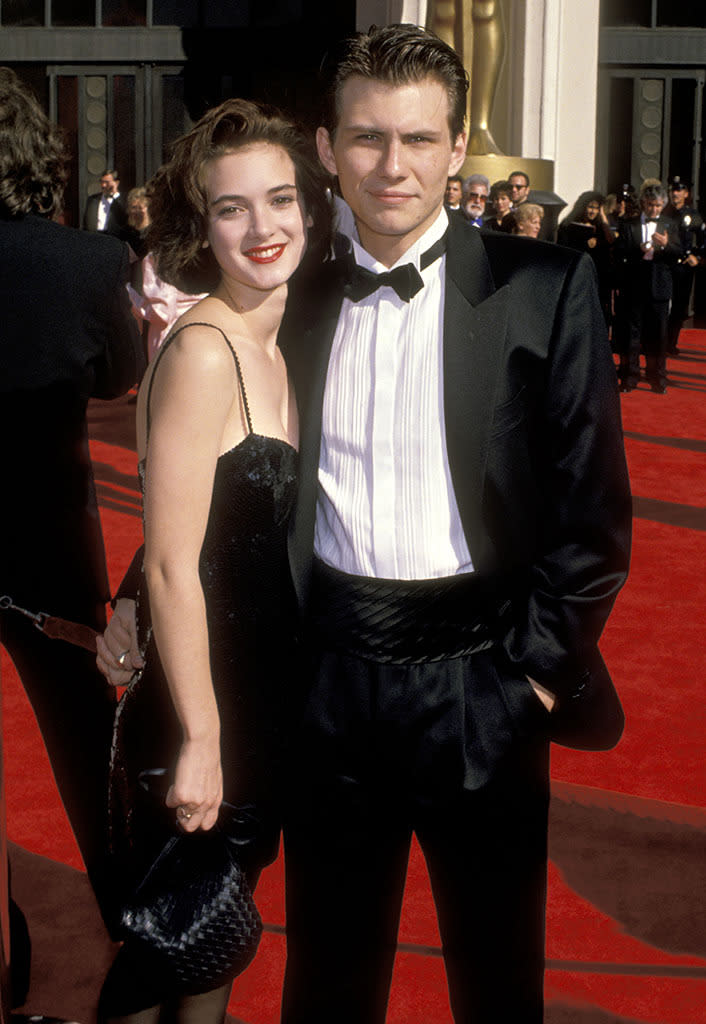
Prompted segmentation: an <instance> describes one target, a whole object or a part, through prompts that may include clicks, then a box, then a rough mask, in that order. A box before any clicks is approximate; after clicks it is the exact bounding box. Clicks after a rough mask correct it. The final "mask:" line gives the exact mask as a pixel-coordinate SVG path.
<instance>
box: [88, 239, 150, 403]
mask: <svg viewBox="0 0 706 1024" xmlns="http://www.w3.org/2000/svg"><path fill="white" fill-rule="evenodd" d="M106 241H107V240H106ZM113 244H114V245H115V243H113ZM116 248H119V254H117V255H116V256H115V258H114V259H106V261H105V277H104V279H103V284H104V290H103V292H102V294H101V295H100V297H99V301H98V306H97V308H96V309H95V311H94V315H93V330H94V331H95V332H96V334H97V335H98V337H99V339H100V345H99V350H100V353H101V355H100V356H99V357H98V358H97V359H96V360H95V362H94V373H95V382H94V386H93V392H92V393H93V396H94V397H95V398H117V397H118V396H119V395H124V394H125V392H126V391H128V390H129V389H130V388H131V387H133V385H135V384H138V383H139V381H140V379H141V377H142V374H143V373H144V370H145V355H144V351H143V347H142V341H141V338H140V332H139V328H138V326H137V324H136V322H135V318H134V316H133V315H132V311H131V309H130V298H129V295H128V291H127V283H128V277H129V272H130V259H129V249H128V247H127V246H126V245H123V244H122V243H121V244H120V245H119V247H118V246H116ZM111 255H112V254H111Z"/></svg>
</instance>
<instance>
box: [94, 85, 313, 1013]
mask: <svg viewBox="0 0 706 1024" xmlns="http://www.w3.org/2000/svg"><path fill="white" fill-rule="evenodd" d="M150 212H151V216H152V225H151V228H150V236H149V245H150V250H151V251H152V252H153V253H154V255H155V259H156V262H157V266H158V270H159V273H160V276H162V277H163V278H164V279H165V280H167V281H170V283H173V284H174V285H175V286H177V287H179V288H181V289H183V290H185V291H196V292H199V291H209V293H210V294H209V295H208V296H207V298H205V299H203V300H202V301H201V302H200V303H198V304H197V305H196V306H194V307H193V308H192V309H190V310H189V311H188V312H187V313H186V314H184V316H182V317H181V319H180V320H179V321H178V322H177V324H176V325H175V328H174V330H173V331H172V333H171V335H170V337H169V338H168V339H167V340H166V341H165V343H164V345H163V346H162V348H161V349H160V351H159V353H158V355H157V357H156V358H155V359H154V360H153V362H152V363H151V365H150V367H149V368H148V371H147V374H146V375H145V379H144V381H143V383H142V386H141V388H140V393H139V398H138V404H137V435H138V454H139V458H140V474H141V479H142V484H143V493H144V529H145V550H144V563H143V582H142V584H141V588H140V600H139V610H138V626H139V631H140V634H141V639H142V643H141V653H142V655H143V657H144V662H145V667H144V669H143V670H142V671H141V672H139V673H138V675H137V676H136V678H135V680H134V681H133V683H131V685H130V687H129V689H128V692H127V694H126V695H125V696H124V698H123V701H122V704H121V708H120V710H119V712H118V717H117V724H116V737H115V744H114V753H113V764H112V788H113V792H112V811H113V835H114V839H115V841H116V846H117V847H118V848H122V849H125V847H126V846H127V847H128V856H127V860H126V863H127V864H128V867H129V865H130V854H129V850H130V848H131V845H132V848H134V849H135V850H137V851H139V850H140V849H144V848H145V846H147V847H149V846H150V844H151V843H154V844H156V845H158V844H159V840H160V833H161V834H163V825H162V824H161V823H160V822H159V820H158V819H159V815H160V812H159V809H158V808H157V809H156V810H155V811H154V812H153V813H152V812H150V810H149V809H146V808H145V807H143V806H142V805H141V803H140V800H139V793H138V786H137V777H138V775H139V774H140V772H144V771H145V770H146V769H154V768H156V767H160V766H161V767H166V768H167V769H168V783H167V785H168V789H167V792H166V800H165V801H164V803H165V804H166V808H167V809H168V812H167V813H168V814H169V817H170V819H171V822H172V825H173V823H174V822H176V823H177V824H178V825H179V826H180V827H181V829H183V830H184V831H185V832H187V833H192V832H196V831H198V830H208V829H211V828H212V827H213V826H214V825H215V823H216V821H217V819H218V816H219V810H220V809H221V806H222V803H223V802H224V801H225V802H227V803H228V804H231V805H234V806H235V807H238V808H243V807H244V808H247V810H248V812H250V813H251V817H252V819H253V820H254V822H255V827H254V829H253V832H252V836H251V839H250V842H249V843H248V846H247V850H246V853H245V862H244V867H245V869H246V871H247V873H248V877H249V878H250V880H251V882H253V883H254V881H255V880H256V878H257V875H258V874H259V871H260V870H261V869H262V867H263V866H264V865H265V864H267V863H269V862H270V861H271V860H272V859H273V858H274V856H275V855H276V851H277V845H278V830H279V829H278V818H277V791H278V759H279V754H280V751H281V745H282V736H281V732H282V730H281V722H282V718H283V717H284V715H285V708H286V704H287V699H288V694H287V689H288V686H291V684H292V681H293V669H292V662H293V646H294V636H293V633H294V628H295V608H294V603H293V599H292V594H291V585H290V581H289V570H288V563H287V552H286V536H287V522H288V518H289V513H290V510H291V508H292V504H293V501H294V496H295V490H296V470H297V453H296V447H297V410H296V405H295V401H294V396H293V392H292V388H291V386H290V384H289V381H288V378H287V371H286V367H285V364H284V360H283V358H282V355H281V352H280V350H279V348H278V346H277V332H278V328H279V325H280V321H281V319H282V315H283V312H284V305H285V301H286V298H287V282H288V281H289V279H290V277H291V276H292V274H293V273H294V272H295V271H296V270H297V269H298V268H299V266H300V264H301V263H302V260H303V259H304V258H305V257H306V259H307V260H313V261H316V260H317V259H318V260H320V259H321V258H323V254H324V253H325V252H326V251H327V250H328V234H329V228H330V210H329V205H328V199H327V198H326V193H325V182H324V180H323V179H322V177H321V172H320V171H319V170H318V165H317V163H316V161H315V160H314V158H313V157H312V156H311V155H310V153H309V148H308V144H307V143H306V141H305V140H304V138H303V136H302V135H301V133H300V132H299V131H298V130H297V129H296V128H295V127H294V126H293V125H292V124H290V123H289V122H287V121H285V120H284V119H283V118H282V117H281V116H279V115H278V114H277V113H275V112H272V111H270V110H269V109H266V108H264V107H261V106H259V105H256V104H252V103H247V102H244V101H241V100H229V101H227V102H226V103H224V104H223V105H221V106H220V107H218V108H216V109H215V110H212V111H210V112H209V113H208V114H206V115H205V116H204V117H203V118H202V119H201V121H200V122H199V123H198V124H197V125H196V126H195V127H194V128H193V129H192V131H191V132H189V133H188V135H186V136H185V137H184V138H182V139H181V140H179V142H178V143H177V144H176V147H175V150H174V154H173V156H172V159H171V160H170V162H169V164H168V165H167V166H166V167H165V168H163V169H162V170H161V171H160V172H159V174H158V175H157V176H156V179H155V180H154V182H153V183H152V185H151V188H150ZM146 597H148V600H149V611H150V614H149V619H148V621H147V622H146V621H145V619H146V615H145V608H144V606H145V599H146ZM127 653H128V652H126V655H127ZM100 657H101V659H102V660H103V662H104V668H105V667H106V663H108V662H110V661H111V660H112V656H111V655H110V653H109V651H108V648H107V647H106V646H105V645H101V648H100ZM119 660H120V661H121V664H124V663H125V658H124V657H123V658H122V659H119ZM108 667H109V666H108ZM112 667H113V668H115V667H116V663H114V664H113V666H112ZM113 681H119V680H116V679H115V677H113ZM126 833H127V835H126ZM128 874H129V871H128ZM230 987H231V984H230V981H229V982H228V983H227V984H225V985H221V986H220V987H219V988H218V989H215V990H212V991H209V992H193V991H189V992H187V991H182V990H179V989H178V988H177V987H176V986H175V984H174V982H173V979H169V978H166V977H164V976H163V975H162V974H161V972H160V970H159V968H158V965H157V964H155V963H150V962H149V960H146V959H145V958H144V956H143V954H142V953H140V952H139V951H138V950H136V949H135V948H134V947H133V945H132V943H131V941H130V940H128V941H126V942H125V943H124V945H123V947H122V949H121V951H120V953H119V954H118V957H117V959H116V961H115V963H114V965H113V967H112V968H111V971H110V973H109V976H108V978H107V980H106V983H105V985H104V989H103V993H102V997H101V1006H100V1017H101V1018H102V1019H104V1020H118V1019H128V1020H130V1021H133V1022H140V1024H152V1022H154V1024H156V1022H157V1021H158V1020H160V1021H163V1020H164V1019H165V1016H166V1017H167V1018H171V1019H173V1020H175V1021H179V1022H181V1024H186V1022H196V1021H198V1022H199V1024H216V1022H218V1021H220V1020H222V1018H223V1016H224V1014H225V1009H226V1006H227V1003H228V997H229V993H230Z"/></svg>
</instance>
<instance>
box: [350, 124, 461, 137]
mask: <svg viewBox="0 0 706 1024" xmlns="http://www.w3.org/2000/svg"><path fill="white" fill-rule="evenodd" d="M341 127H342V128H344V129H345V130H346V131H348V132H361V133H368V134H370V135H387V134H388V132H387V129H385V128H378V127H376V126H375V125H373V124H344V125H341ZM395 130H396V131H397V132H399V134H400V135H401V136H402V138H403V139H404V138H409V137H410V136H413V135H428V136H436V135H443V130H441V129H437V128H424V127H420V128H410V129H409V130H407V131H401V130H400V129H395Z"/></svg>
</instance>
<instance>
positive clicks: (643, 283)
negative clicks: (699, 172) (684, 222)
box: [614, 185, 682, 395]
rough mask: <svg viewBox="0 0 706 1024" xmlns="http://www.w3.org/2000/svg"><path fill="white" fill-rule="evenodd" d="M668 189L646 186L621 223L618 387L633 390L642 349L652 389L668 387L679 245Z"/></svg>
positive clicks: (618, 242) (659, 391) (617, 244)
mask: <svg viewBox="0 0 706 1024" xmlns="http://www.w3.org/2000/svg"><path fill="white" fill-rule="evenodd" d="M666 204H667V192H666V190H665V189H664V188H663V187H662V186H661V185H648V186H646V187H645V188H644V189H643V190H642V192H641V194H640V206H641V211H640V213H639V214H638V215H637V216H635V217H631V218H629V219H627V220H622V221H621V222H620V227H619V231H618V237H617V239H616V241H615V247H614V253H615V262H616V268H617V274H618V280H619V286H620V303H619V308H618V315H617V320H618V323H617V324H616V336H617V338H618V339H619V345H620V349H621V351H620V369H619V374H620V387H621V390H623V391H632V390H633V388H635V387H637V383H638V381H639V379H640V351H642V352H643V353H644V355H645V376H646V378H647V381H648V382H649V385H650V388H651V389H652V391H653V392H655V393H656V394H659V395H663V394H664V393H665V392H666V390H667V322H668V318H669V303H670V300H671V298H672V272H673V268H674V266H675V264H676V263H677V261H678V260H679V259H680V258H681V255H682V248H681V245H680V242H679V235H678V231H677V225H676V223H675V222H674V221H673V220H671V219H670V218H668V217H665V216H664V214H663V212H662V211H663V210H664V207H665V206H666Z"/></svg>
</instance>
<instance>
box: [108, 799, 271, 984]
mask: <svg viewBox="0 0 706 1024" xmlns="http://www.w3.org/2000/svg"><path fill="white" fill-rule="evenodd" d="M245 817H247V812H245ZM242 818H243V811H242V810H241V809H240V808H235V807H231V806H230V805H228V804H223V805H222V808H221V816H220V819H219V822H220V823H219V824H218V825H216V826H214V828H213V829H210V830H209V831H208V832H196V833H191V834H187V833H183V834H172V835H170V836H169V837H168V838H167V840H166V842H165V844H164V846H163V847H162V849H161V850H160V852H159V853H158V855H157V857H156V858H155V859H154V861H153V862H152V864H151V865H150V866H149V868H148V869H147V871H146V873H145V875H144V877H143V878H142V880H141V881H140V882H139V883H138V885H137V887H136V888H135V890H134V893H133V895H132V896H131V897H130V898H129V899H127V900H126V902H125V903H124V905H123V908H122V912H121V931H122V934H123V937H124V938H130V939H132V940H135V941H137V942H139V943H140V945H141V946H142V947H143V948H144V949H145V950H147V951H149V953H150V954H151V955H153V956H154V958H155V960H156V961H158V962H159V964H160V966H161V967H162V969H163V970H164V972H165V974H166V975H168V976H169V977H170V978H172V979H173V980H174V982H175V983H176V985H178V987H179V988H181V989H184V990H192V991H202V992H206V991H209V990H211V989H214V988H218V987H219V986H220V985H223V984H225V982H226V981H228V980H231V979H232V978H234V977H235V976H236V975H237V974H239V973H240V972H241V971H243V970H245V968H246V967H247V966H248V964H249V963H250V962H251V961H252V959H253V957H254V956H255V953H256V952H257V947H258V944H259V942H260V936H261V934H262V920H261V918H260V914H259V912H258V909H257V907H256V906H255V902H254V900H253V897H252V893H251V892H250V886H249V885H248V882H247V879H246V877H245V874H244V873H243V870H242V868H241V866H240V864H239V863H238V860H237V856H236V855H237V850H238V846H239V838H238V826H239V825H242ZM231 824H233V825H234V828H233V837H232V838H231V837H229V826H230V825H231Z"/></svg>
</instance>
